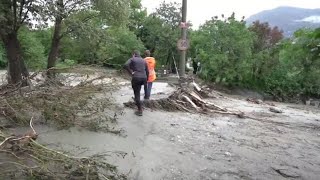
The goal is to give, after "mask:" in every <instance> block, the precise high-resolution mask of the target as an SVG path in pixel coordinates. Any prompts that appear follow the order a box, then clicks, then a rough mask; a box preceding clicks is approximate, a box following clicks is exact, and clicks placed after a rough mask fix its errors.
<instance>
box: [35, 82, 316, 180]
mask: <svg viewBox="0 0 320 180" xmlns="http://www.w3.org/2000/svg"><path fill="white" fill-rule="evenodd" d="M174 90H175V89H174V87H172V86H170V85H168V84H167V83H155V85H154V88H153V96H152V98H163V97H166V96H168V95H169V94H170V93H171V92H173V91H174ZM132 95H133V92H132V90H131V89H130V84H126V85H123V86H122V88H121V89H120V90H119V91H117V92H112V93H111V94H110V96H111V97H113V98H114V100H115V102H116V103H118V104H119V105H122V103H123V102H127V101H129V100H131V98H132ZM210 101H212V102H214V103H216V104H217V105H220V106H222V107H226V108H228V109H232V110H241V111H243V112H245V113H246V114H248V115H250V116H255V117H257V118H260V119H263V121H262V120H252V119H240V118H238V117H236V116H228V115H219V114H212V115H200V114H188V113H169V112H163V111H160V110H159V111H151V110H145V112H144V116H143V117H137V116H135V115H134V113H133V110H132V109H124V113H122V114H118V115H117V116H118V117H117V118H118V124H117V128H122V129H123V130H124V134H125V136H119V135H115V134H110V133H96V132H89V131H86V130H80V129H76V128H72V129H70V130H62V131H56V130H53V129H51V128H47V127H41V126H36V129H37V130H38V131H39V133H40V136H39V139H38V140H39V141H40V142H43V143H47V144H49V145H50V144H52V145H53V144H54V145H55V147H56V148H57V149H63V150H65V151H69V152H71V153H73V154H74V155H79V156H80V155H81V156H85V155H91V154H96V153H103V152H109V153H108V154H110V156H109V157H108V159H109V162H110V163H111V164H115V165H117V166H118V168H119V170H120V172H122V173H125V174H127V176H128V179H136V180H162V179H177V180H180V179H181V180H182V179H183V180H189V179H190V180H197V179H199V180H202V179H203V180H207V179H208V180H209V179H287V178H288V179H308V180H309V179H310V180H312V179H314V180H317V179H319V178H320V110H319V109H315V108H313V107H306V106H303V105H293V104H281V103H275V105H276V107H277V108H280V109H281V110H282V111H283V113H282V114H275V113H272V112H270V111H269V106H268V105H265V104H253V103H250V102H247V101H246V100H245V99H244V98H242V97H238V96H231V95H226V94H221V96H219V97H218V98H216V99H211V100H210ZM119 152H121V153H119Z"/></svg>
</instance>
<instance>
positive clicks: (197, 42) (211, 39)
mask: <svg viewBox="0 0 320 180" xmlns="http://www.w3.org/2000/svg"><path fill="white" fill-rule="evenodd" d="M192 46H194V48H195V50H194V51H195V52H196V53H197V54H196V55H194V56H198V58H199V59H200V60H201V63H202V71H201V76H202V77H203V78H204V79H206V80H210V81H215V82H217V83H223V84H226V85H231V84H233V85H241V84H243V83H244V82H245V81H246V80H247V79H248V77H250V72H251V65H252V62H251V60H252V58H251V57H252V48H253V36H252V34H251V32H249V31H248V29H247V28H246V26H245V23H244V22H239V21H237V20H235V18H234V14H233V15H232V16H231V17H229V18H227V19H225V20H219V19H218V18H213V19H211V20H210V21H207V22H206V23H205V24H204V25H203V26H202V27H200V29H199V31H197V32H195V33H194V37H192Z"/></svg>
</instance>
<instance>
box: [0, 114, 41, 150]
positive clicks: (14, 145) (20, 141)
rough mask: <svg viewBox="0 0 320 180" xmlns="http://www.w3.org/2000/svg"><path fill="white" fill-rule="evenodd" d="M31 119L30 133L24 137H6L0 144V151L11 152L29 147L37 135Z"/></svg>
mask: <svg viewBox="0 0 320 180" xmlns="http://www.w3.org/2000/svg"><path fill="white" fill-rule="evenodd" d="M32 121H33V118H31V120H30V124H29V125H30V128H31V131H29V132H27V133H25V134H24V135H18V136H15V135H14V136H10V137H6V138H5V139H4V140H3V141H2V142H1V143H0V149H11V150H13V151H16V150H18V149H20V148H21V147H25V146H27V145H29V143H30V142H31V141H34V140H36V139H37V138H38V133H37V132H36V131H35V129H34V127H33V125H32Z"/></svg>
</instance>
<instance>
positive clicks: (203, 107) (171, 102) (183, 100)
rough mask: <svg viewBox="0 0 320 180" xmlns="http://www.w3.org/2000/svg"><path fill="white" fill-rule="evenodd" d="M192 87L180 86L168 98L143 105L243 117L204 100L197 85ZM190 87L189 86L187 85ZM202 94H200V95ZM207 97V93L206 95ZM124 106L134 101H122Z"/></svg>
mask: <svg viewBox="0 0 320 180" xmlns="http://www.w3.org/2000/svg"><path fill="white" fill-rule="evenodd" d="M192 86H193V89H192V88H187V87H180V88H179V89H177V90H176V91H175V92H173V93H172V94H171V95H170V96H169V97H168V98H163V99H157V100H147V101H144V106H145V107H146V108H150V109H156V110H159V109H162V110H165V111H169V112H175V111H183V112H189V113H192V112H197V113H203V114H208V113H220V114H230V115H237V116H239V117H243V116H244V114H243V113H242V112H231V111H229V110H227V109H226V108H222V107H220V106H218V105H216V104H214V103H211V102H208V101H206V100H205V99H204V98H203V97H202V96H203V94H206V93H205V92H204V91H203V90H202V89H201V88H200V87H199V86H198V85H196V84H195V83H192ZM189 87H190V86H189ZM200 94H202V95H200ZM206 97H209V95H206ZM124 105H125V106H126V107H130V108H136V105H135V102H132V101H130V102H127V103H124Z"/></svg>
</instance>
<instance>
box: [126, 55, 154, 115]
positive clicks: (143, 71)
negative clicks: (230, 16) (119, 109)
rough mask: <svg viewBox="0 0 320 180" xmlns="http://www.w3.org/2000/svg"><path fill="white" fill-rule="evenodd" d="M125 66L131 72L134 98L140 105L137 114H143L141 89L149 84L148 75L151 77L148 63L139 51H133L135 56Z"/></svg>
mask: <svg viewBox="0 0 320 180" xmlns="http://www.w3.org/2000/svg"><path fill="white" fill-rule="evenodd" d="M124 68H125V69H126V70H127V71H128V72H129V74H131V76H132V80H131V85H132V89H133V92H134V100H135V102H136V105H137V106H138V111H136V112H135V114H136V115H138V116H142V103H141V101H140V91H141V86H142V85H145V86H146V85H147V77H149V71H148V65H147V63H146V61H145V60H144V59H143V58H141V56H140V52H139V51H134V52H133V57H132V58H130V59H129V60H128V61H127V62H126V63H125V65H124Z"/></svg>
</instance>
